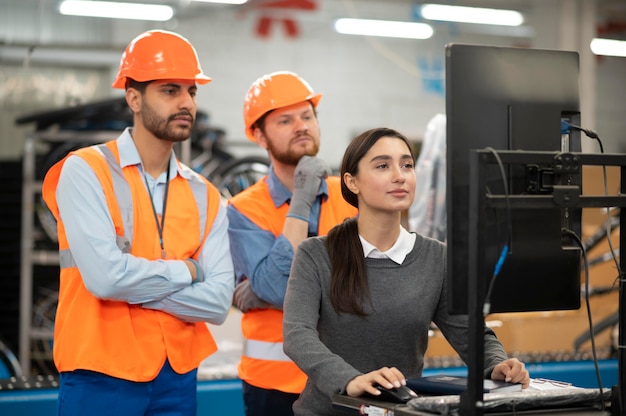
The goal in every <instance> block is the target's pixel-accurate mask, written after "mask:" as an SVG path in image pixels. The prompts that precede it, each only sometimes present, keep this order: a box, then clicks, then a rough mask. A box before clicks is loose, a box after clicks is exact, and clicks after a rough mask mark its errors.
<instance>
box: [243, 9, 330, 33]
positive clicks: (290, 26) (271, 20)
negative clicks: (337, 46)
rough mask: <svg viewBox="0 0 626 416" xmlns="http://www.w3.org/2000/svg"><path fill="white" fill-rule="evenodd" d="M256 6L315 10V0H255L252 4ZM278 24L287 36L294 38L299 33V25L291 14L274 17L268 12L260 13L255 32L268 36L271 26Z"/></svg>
mask: <svg viewBox="0 0 626 416" xmlns="http://www.w3.org/2000/svg"><path fill="white" fill-rule="evenodd" d="M254 6H255V7H256V8H259V9H262V10H287V11H292V10H302V11H313V10H317V6H318V4H317V0H270V1H265V2H257V3H256V4H254ZM276 24H278V25H279V26H280V27H282V28H283V29H284V31H285V34H286V35H287V37H289V38H296V37H298V35H299V34H300V27H299V25H298V22H297V20H296V19H295V18H294V17H291V16H287V17H285V16H282V15H281V17H276V16H272V15H271V14H270V13H261V15H260V16H259V18H258V20H257V25H256V34H257V35H258V36H259V37H262V38H267V37H269V36H270V34H271V31H272V27H273V26H275V25H276Z"/></svg>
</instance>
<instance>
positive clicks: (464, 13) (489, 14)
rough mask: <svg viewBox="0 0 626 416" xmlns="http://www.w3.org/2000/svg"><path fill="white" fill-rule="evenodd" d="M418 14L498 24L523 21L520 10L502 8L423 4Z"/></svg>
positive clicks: (450, 20)
mask: <svg viewBox="0 0 626 416" xmlns="http://www.w3.org/2000/svg"><path fill="white" fill-rule="evenodd" d="M420 14H421V16H422V17H423V18H424V19H427V20H440V21H444V22H458V23H478V24H483V25H500V26H520V25H521V24H522V23H524V16H523V15H522V14H521V13H520V12H518V11H515V10H504V9H485V8H479V7H464V6H448V5H445V4H423V5H422V6H421V8H420Z"/></svg>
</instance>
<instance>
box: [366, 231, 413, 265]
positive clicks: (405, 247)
mask: <svg viewBox="0 0 626 416" xmlns="http://www.w3.org/2000/svg"><path fill="white" fill-rule="evenodd" d="M359 238H360V239H361V244H362V245H363V255H364V256H365V257H366V258H367V257H370V258H375V259H384V258H388V259H391V260H393V262H394V263H397V264H402V262H403V261H404V259H405V258H406V256H407V255H408V254H409V253H410V252H411V250H413V246H414V245H415V234H412V233H410V232H408V231H407V230H405V229H404V228H403V227H402V226H400V235H399V236H398V239H397V240H396V242H395V243H394V244H393V246H391V248H390V249H389V250H387V251H385V252H382V251H380V250H379V249H377V248H376V246H374V245H373V244H372V243H370V242H368V241H367V240H366V239H364V238H363V237H361V235H360V234H359Z"/></svg>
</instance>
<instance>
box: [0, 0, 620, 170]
mask: <svg viewBox="0 0 626 416" xmlns="http://www.w3.org/2000/svg"><path fill="white" fill-rule="evenodd" d="M565 1H568V0H565ZM576 1H577V2H580V1H581V0H576ZM51 3H55V2H47V3H46V2H40V1H34V0H4V2H3V3H2V4H0V46H2V45H3V44H4V45H32V44H35V45H40V46H48V47H50V45H62V46H63V47H64V48H66V49H70V50H71V49H76V50H79V51H81V53H84V54H85V60H84V62H82V63H66V64H64V65H62V66H59V65H58V64H53V63H48V64H45V65H44V66H41V65H40V64H37V63H36V62H34V61H33V62H30V64H29V66H28V71H24V70H23V69H24V67H25V65H27V62H26V61H21V62H20V61H19V60H18V61H16V60H14V59H13V60H12V59H8V58H7V57H6V56H3V54H2V53H1V52H0V110H1V113H0V114H1V115H0V123H2V124H0V135H1V136H0V156H5V157H19V155H20V153H21V147H20V146H21V144H20V140H19V135H20V134H22V135H23V134H24V131H25V130H27V129H24V128H22V129H20V130H18V131H17V133H16V132H15V126H14V125H13V123H12V120H13V119H14V117H15V115H16V114H23V113H24V112H29V111H35V110H37V111H39V110H41V109H46V108H51V107H55V108H58V107H59V106H63V105H68V103H71V102H75V100H76V96H78V97H82V98H83V100H84V101H85V102H88V101H90V100H94V99H97V98H106V97H107V96H110V95H112V94H115V93H116V91H113V90H111V89H110V87H109V86H110V82H111V81H112V79H113V76H114V74H115V72H116V69H117V68H116V66H117V63H118V60H119V56H121V53H122V52H123V49H124V47H125V46H126V44H127V43H128V42H129V41H130V39H132V38H133V37H134V36H136V35H137V34H139V33H140V32H142V31H144V30H148V29H152V28H164V29H169V30H174V31H177V32H178V33H180V34H182V35H184V36H186V37H187V38H188V39H189V40H191V41H192V43H193V44H194V45H195V46H196V49H197V51H198V54H199V56H200V60H201V63H202V66H203V69H204V71H205V72H206V73H207V74H208V75H210V76H211V77H212V78H213V80H214V81H213V82H212V83H210V84H208V85H207V86H202V87H201V88H200V91H199V94H198V106H199V108H200V109H202V110H205V111H207V112H209V113H210V116H211V120H212V122H213V124H214V125H215V126H216V127H222V128H224V129H226V131H227V134H228V142H229V143H231V144H232V145H233V150H234V151H235V152H236V153H238V154H247V153H251V152H258V150H255V148H253V147H249V145H248V143H247V142H246V140H245V136H244V134H243V121H242V107H243V98H244V95H245V93H246V91H247V89H248V87H249V85H250V84H251V83H252V82H253V81H254V80H255V79H256V78H257V77H259V76H261V75H263V74H265V73H268V72H271V71H276V70H291V71H294V72H297V73H299V74H300V75H301V76H303V77H304V78H305V79H307V80H308V81H309V82H310V84H311V85H312V86H313V88H314V89H315V90H316V91H318V92H321V93H322V94H323V95H324V97H323V99H322V101H321V103H320V106H319V117H320V123H321V127H322V148H321V156H322V157H324V158H325V159H327V160H328V162H329V163H330V164H331V165H332V166H336V165H338V164H339V161H340V158H341V155H342V152H343V149H344V147H345V145H346V143H347V142H348V141H349V140H350V138H351V137H352V136H353V135H354V134H356V133H358V132H360V131H362V130H364V129H366V128H369V127H373V126H380V125H385V126H389V127H394V128H397V129H399V130H401V131H402V132H404V133H406V134H407V135H408V136H410V137H411V138H415V139H419V138H420V137H421V136H422V133H423V131H424V128H425V126H426V123H427V122H428V120H429V119H430V118H431V117H432V116H434V115H435V114H436V113H439V112H444V110H445V101H444V97H443V66H444V56H443V47H444V45H445V44H446V43H448V42H460V43H482V44H491V45H503V46H508V45H514V46H528V47H537V48H549V49H556V48H559V46H560V45H564V44H566V45H567V44H568V43H567V42H565V41H564V40H563V39H561V37H562V33H563V31H562V30H561V27H562V25H563V24H564V23H563V22H561V21H560V19H561V17H560V16H561V14H562V13H561V12H562V8H561V4H562V3H561V2H560V1H545V0H528V1H525V2H522V3H523V5H524V6H523V7H522V9H523V10H522V11H523V12H524V13H525V15H526V16H527V25H528V26H530V27H532V30H533V31H534V36H533V37H515V36H502V35H500V36H497V35H489V34H484V33H478V32H477V30H476V28H472V27H470V26H468V25H465V26H462V25H453V24H436V25H435V30H436V33H435V36H434V37H433V38H431V39H429V40H425V41H416V40H403V39H383V38H365V37H357V36H348V35H339V34H337V33H335V32H334V30H333V28H332V22H333V20H334V19H335V18H337V17H366V18H380V19H383V18H386V19H398V20H411V19H413V18H414V14H413V10H412V4H413V2H412V1H410V0H406V1H400V0H396V1H384V0H378V1H374V0H351V1H348V0H318V1H317V4H318V5H319V8H318V10H315V11H303V10H292V11H286V10H285V11H282V12H280V13H279V14H277V13H273V14H271V16H273V17H291V18H293V19H294V20H295V21H296V22H297V23H298V25H299V28H300V30H301V32H300V34H299V36H297V37H295V38H290V37H288V36H287V35H286V34H285V31H284V30H283V29H282V27H280V26H279V25H276V26H275V27H274V28H273V31H272V32H271V34H270V36H269V37H267V38H262V37H260V36H258V35H257V33H256V31H255V26H256V24H257V22H258V19H259V17H260V16H261V15H262V14H263V13H265V12H264V11H263V10H262V9H260V8H258V7H253V6H248V7H243V8H241V7H239V8H237V7H232V6H228V7H224V6H206V5H203V6H202V7H201V6H198V5H195V4H194V6H193V9H190V10H189V13H186V14H185V15H181V16H178V18H177V19H176V21H174V22H167V23H156V24H153V23H146V22H138V21H132V20H128V21H110V20H107V19H95V18H70V17H65V16H60V15H58V13H57V12H56V11H55V9H54V7H53V6H54V5H51ZM182 3H183V2H181V4H182ZM517 4H519V3H517ZM577 24H578V22H577ZM566 33H567V32H566ZM576 44H579V43H574V45H576ZM90 51H95V52H98V53H99V56H100V58H103V57H104V60H105V61H107V62H109V63H108V64H103V63H102V62H100V63H98V64H93V65H91V66H92V67H91V68H90V67H89V66H90V64H89V63H88V62H87V55H86V54H87V52H90ZM585 53H587V51H585ZM594 59H596V61H595V64H596V65H595V67H596V71H597V76H596V74H595V73H594V74H584V75H585V76H589V77H593V78H594V80H595V81H594V82H592V85H595V86H596V90H595V91H596V92H597V98H596V101H597V105H594V108H593V112H594V117H593V118H590V119H592V120H594V125H593V126H590V128H593V129H595V130H596V131H598V133H600V136H601V137H602V138H603V141H604V145H605V150H606V151H618V150H622V151H623V150H624V148H623V147H622V146H623V145H621V142H624V139H625V138H626V137H625V136H626V134H625V133H624V130H625V128H626V121H625V117H624V114H626V59H624V58H594ZM80 66H83V67H82V68H81V67H80ZM85 66H86V67H85ZM70 74H73V75H70ZM93 74H96V75H95V76H96V80H95V81H94V75H93ZM35 75H37V76H38V77H39V80H40V84H41V80H42V79H46V80H51V81H52V82H53V83H57V85H58V89H48V90H47V91H44V92H42V91H39V90H38V88H39V87H38V86H37V85H36V83H34V82H33V77H34V76H35ZM20 77H21V79H20ZM42 77H43V78H42ZM68 77H70V78H68ZM16 80H17V81H19V82H21V83H22V89H21V90H20V91H21V92H20V94H21V95H19V96H17V95H15V90H13V93H12V94H11V93H9V91H10V90H9V88H8V85H9V84H12V85H15V82H16ZM77 80H78V81H77ZM70 82H74V88H73V89H67V88H65V87H66V86H67V85H68V83H70ZM76 82H78V84H76ZM48 85H49V83H48ZM117 93H119V92H117ZM26 96H28V97H29V99H28V100H26V99H25V98H24V97H26ZM584 99H585V97H582V96H581V100H584ZM26 102H28V104H26ZM16 103H17V104H16ZM584 120H585V116H584V114H583V121H584ZM243 144H246V145H248V147H246V146H243Z"/></svg>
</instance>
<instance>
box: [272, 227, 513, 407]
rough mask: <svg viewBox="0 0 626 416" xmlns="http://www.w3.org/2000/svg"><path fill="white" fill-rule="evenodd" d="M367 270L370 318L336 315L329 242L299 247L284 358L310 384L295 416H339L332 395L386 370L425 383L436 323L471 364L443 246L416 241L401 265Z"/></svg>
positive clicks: (490, 356)
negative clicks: (449, 293)
mask: <svg viewBox="0 0 626 416" xmlns="http://www.w3.org/2000/svg"><path fill="white" fill-rule="evenodd" d="M366 264H367V270H368V279H369V288H370V297H371V304H370V303H369V302H366V304H365V311H366V312H367V314H368V316H367V317H358V316H356V315H351V314H345V313H344V314H340V315H338V314H337V313H336V312H335V310H334V309H333V306H332V304H331V302H330V297H329V293H330V277H331V273H330V259H329V257H328V252H327V250H326V237H317V238H310V239H308V240H305V241H304V242H302V244H300V246H299V247H298V250H297V252H296V255H295V257H294V260H293V265H292V269H291V275H290V277H289V283H288V285H287V295H286V297H285V303H284V320H283V334H284V349H285V353H286V354H287V355H288V356H289V357H290V358H291V359H293V360H294V361H295V363H296V364H297V365H298V366H299V367H300V368H301V369H302V370H303V371H304V372H305V373H306V374H307V375H308V377H309V378H308V380H307V384H306V387H305V389H304V391H303V392H302V394H301V395H300V398H299V399H298V400H297V401H296V403H295V404H294V412H295V415H297V416H304V415H307V416H308V415H315V416H322V415H337V414H341V413H340V412H339V411H338V410H337V409H333V407H332V396H333V394H336V393H345V388H346V385H347V384H348V382H349V381H350V380H352V379H353V378H354V377H356V376H358V375H360V374H364V373H367V372H370V371H372V370H376V369H378V368H381V367H384V366H387V367H392V366H393V367H397V368H398V369H399V370H400V371H402V373H403V374H404V375H405V376H406V377H417V376H420V375H421V373H422V369H423V366H424V353H425V351H426V347H427V346H428V327H429V324H430V322H431V321H432V322H434V323H435V324H437V326H438V327H439V329H440V330H441V331H442V333H443V334H444V336H445V337H446V339H447V340H448V341H449V342H450V344H451V345H452V346H453V347H454V348H455V350H456V351H457V352H458V353H459V355H460V357H461V358H462V359H463V360H464V361H465V362H467V350H468V348H467V339H468V327H467V317H466V316H464V315H449V314H448V313H447V305H446V279H445V276H446V267H445V265H446V248H445V245H444V244H442V243H441V242H439V241H437V240H434V239H430V238H427V237H423V236H421V235H419V234H418V235H417V238H416V241H415V246H414V248H413V250H412V251H411V252H410V253H409V255H408V256H407V257H406V259H405V260H404V263H403V264H402V265H398V264H396V263H394V262H393V261H392V260H389V259H374V258H367V259H366ZM485 334H486V335H485V368H492V367H493V366H495V365H496V364H497V363H499V362H500V361H502V360H505V359H506V358H507V356H506V354H505V352H504V349H503V348H502V345H501V344H500V342H499V341H498V340H497V339H496V338H495V335H494V334H493V332H492V331H490V330H486V331H485Z"/></svg>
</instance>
